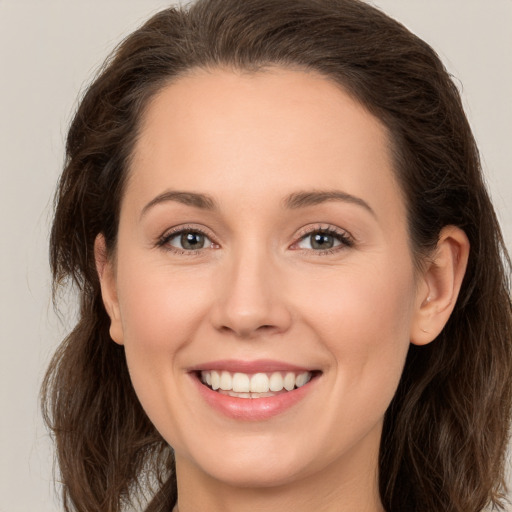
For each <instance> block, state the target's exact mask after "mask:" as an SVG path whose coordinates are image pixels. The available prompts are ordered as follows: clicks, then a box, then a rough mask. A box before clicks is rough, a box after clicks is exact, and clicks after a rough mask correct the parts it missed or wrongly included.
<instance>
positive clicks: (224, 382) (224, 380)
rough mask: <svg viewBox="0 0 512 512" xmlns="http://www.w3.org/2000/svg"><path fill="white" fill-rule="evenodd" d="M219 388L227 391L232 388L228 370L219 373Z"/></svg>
mask: <svg viewBox="0 0 512 512" xmlns="http://www.w3.org/2000/svg"><path fill="white" fill-rule="evenodd" d="M219 387H220V389H222V390H223V391H229V390H230V389H233V379H232V378H231V374H230V373H229V372H222V373H221V374H220V385H219Z"/></svg>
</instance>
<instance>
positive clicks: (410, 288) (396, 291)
mask: <svg viewBox="0 0 512 512" xmlns="http://www.w3.org/2000/svg"><path fill="white" fill-rule="evenodd" d="M389 268H393V267H388V270H387V271H386V267H385V266H383V267H380V268H375V267H374V268H372V267H366V268H365V269H364V271H354V270H351V271H350V272H346V273H343V272H339V274H338V276H325V281H326V282H318V281H317V282H316V283H315V285H314V286H313V285H312V283H310V286H307V287H305V288H304V289H303V291H302V297H301V299H300V301H301V302H303V303H306V302H305V301H306V298H307V304H308V305H309V306H308V308H307V311H306V310H305V312H304V315H303V317H304V318H305V320H306V322H307V324H308V327H309V328H310V330H311V331H312V332H314V333H316V336H317V337H318V338H319V339H320V340H321V342H322V344H323V345H324V346H325V347H326V348H327V349H328V351H329V352H330V354H331V358H332V361H333V364H332V367H331V368H332V376H331V377H332V379H333V380H335V381H336V382H335V384H334V385H335V386H336V387H337V388H338V389H342V390H343V392H344V393H348V396H349V397H352V398H351V400H352V399H353V403H354V406H356V404H357V402H358V401H361V400H363V401H364V402H360V403H365V404H367V405H368V406H370V405H371V406H373V407H375V408H378V410H379V411H380V412H381V413H383V411H384V410H385V409H386V408H387V406H388V404H389V401H390V400H391V398H392V396H393V394H394V392H395V390H396V387H397V385H398V382H399V379H400V376H401V373H402V369H403V364H404V362H405V357H406V355H407V351H408V348H409V333H410V327H411V321H412V316H413V311H414V300H415V288H414V278H413V271H412V268H411V269H410V270H405V271H404V268H402V269H401V270H400V271H397V272H392V271H389ZM408 268H409V267H407V266H406V267H405V269H408ZM306 288H307V289H309V290H310V291H309V293H308V291H307V289H306ZM311 290H315V291H314V292H311ZM328 377H329V376H328ZM376 410H377V409H376Z"/></svg>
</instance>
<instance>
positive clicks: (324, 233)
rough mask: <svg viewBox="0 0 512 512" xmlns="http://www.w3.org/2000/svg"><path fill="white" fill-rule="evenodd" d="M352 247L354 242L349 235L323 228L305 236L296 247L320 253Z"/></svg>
mask: <svg viewBox="0 0 512 512" xmlns="http://www.w3.org/2000/svg"><path fill="white" fill-rule="evenodd" d="M352 245H353V241H352V239H351V238H350V236H349V235H348V234H347V233H344V232H341V231H338V230H335V229H332V228H321V229H315V230H314V231H310V232H309V233H307V234H306V235H303V236H302V237H301V238H300V240H299V241H298V242H297V243H296V244H295V247H296V248H297V249H305V250H312V251H317V252H320V251H332V250H336V249H338V248H340V249H342V248H343V247H351V246H352Z"/></svg>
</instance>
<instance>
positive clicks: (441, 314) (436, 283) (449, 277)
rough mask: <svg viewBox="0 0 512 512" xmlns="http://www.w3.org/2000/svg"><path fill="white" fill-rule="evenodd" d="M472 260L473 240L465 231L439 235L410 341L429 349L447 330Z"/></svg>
mask: <svg viewBox="0 0 512 512" xmlns="http://www.w3.org/2000/svg"><path fill="white" fill-rule="evenodd" d="M468 257H469V240H468V237H467V236H466V233H464V231H462V229H460V228H457V227H455V226H446V227H445V228H443V230H442V231H441V233H440V235H439V241H438V243H437V248H436V251H435V253H434V256H433V257H432V258H430V259H429V260H428V264H427V266H426V268H425V270H424V271H423V274H422V276H421V278H420V282H419V283H418V293H417V297H416V309H415V314H414V318H413V323H412V326H411V334H410V339H411V343H413V344H414V345H426V344H427V343H430V342H431V341H433V340H434V339H435V338H436V337H437V336H438V335H439V334H440V333H441V331H442V330H443V327H444V326H445V325H446V322H447V321H448V318H449V317H450V315H451V313H452V311H453V308H454V307H455V303H456V301H457V297H458V295H459V291H460V287H461V285H462V280H463V278H464V273H465V272H466V266H467V262H468Z"/></svg>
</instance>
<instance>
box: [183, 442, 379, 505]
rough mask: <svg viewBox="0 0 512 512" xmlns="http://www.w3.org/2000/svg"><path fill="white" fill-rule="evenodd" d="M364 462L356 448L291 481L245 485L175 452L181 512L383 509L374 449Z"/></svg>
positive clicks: (376, 457) (376, 454)
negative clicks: (211, 472)
mask: <svg viewBox="0 0 512 512" xmlns="http://www.w3.org/2000/svg"><path fill="white" fill-rule="evenodd" d="M365 462H366V463H361V457H360V453H355V454H354V456H353V457H347V458H345V459H344V461H343V462H340V461H334V462H333V463H332V464H330V465H329V466H327V467H325V468H323V469H322V470H321V471H316V472H315V473H314V474H310V475H304V476H303V477H302V478H294V479H293V481H292V480H291V479H290V481H289V482H285V483H282V484H280V485H275V486H268V485H267V486H261V485H260V486H257V487H256V486H254V487H249V486H242V485H232V484H230V483H227V482H223V481H219V480H217V479H215V478H213V477H212V476H211V475H208V474H205V473H204V472H203V471H201V469H200V468H198V467H197V466H196V465H194V464H193V463H191V462H190V460H189V459H186V460H184V459H181V458H180V457H179V456H178V455H177V456H176V471H177V481H178V508H179V512H194V511H197V510H204V511H208V512H259V511H261V512H263V511H265V512H268V511H276V512H277V511H279V512H311V511H313V510H314V511H315V512H353V511H354V510H357V511H358V512H384V508H383V506H382V504H381V501H380V496H379V491H378V489H379V487H378V475H377V467H378V452H376V453H374V454H373V460H372V461H371V463H370V464H368V462H369V461H368V460H366V461H365ZM176 512H177V511H176Z"/></svg>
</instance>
